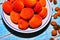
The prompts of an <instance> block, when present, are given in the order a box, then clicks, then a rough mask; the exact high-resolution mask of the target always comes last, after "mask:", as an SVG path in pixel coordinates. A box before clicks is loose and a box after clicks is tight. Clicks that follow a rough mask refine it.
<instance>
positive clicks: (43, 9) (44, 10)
mask: <svg viewBox="0 0 60 40" xmlns="http://www.w3.org/2000/svg"><path fill="white" fill-rule="evenodd" d="M39 15H40V16H41V17H42V18H43V19H44V18H45V17H46V16H47V8H45V7H42V11H41V12H39Z"/></svg>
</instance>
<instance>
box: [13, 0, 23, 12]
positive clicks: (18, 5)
mask: <svg viewBox="0 0 60 40" xmlns="http://www.w3.org/2000/svg"><path fill="white" fill-rule="evenodd" d="M13 8H14V11H16V12H20V11H21V10H22V9H23V8H24V4H23V2H22V1H21V0H16V1H14V2H13Z"/></svg>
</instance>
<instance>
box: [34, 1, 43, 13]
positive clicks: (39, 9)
mask: <svg viewBox="0 0 60 40" xmlns="http://www.w3.org/2000/svg"><path fill="white" fill-rule="evenodd" d="M41 10H42V6H41V4H40V3H39V2H38V3H36V5H35V7H34V11H35V12H40V11H41Z"/></svg>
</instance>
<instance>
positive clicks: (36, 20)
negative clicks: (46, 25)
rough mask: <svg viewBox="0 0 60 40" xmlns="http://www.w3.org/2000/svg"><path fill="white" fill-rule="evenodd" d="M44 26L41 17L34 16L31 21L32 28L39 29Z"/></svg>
mask: <svg viewBox="0 0 60 40" xmlns="http://www.w3.org/2000/svg"><path fill="white" fill-rule="evenodd" d="M41 24H42V18H41V17H40V16H39V15H34V16H33V17H32V18H31V20H30V21H29V25H30V27H31V28H37V27H39V26H40V25H41Z"/></svg>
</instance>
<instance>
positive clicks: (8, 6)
mask: <svg viewBox="0 0 60 40" xmlns="http://www.w3.org/2000/svg"><path fill="white" fill-rule="evenodd" d="M2 8H3V10H4V11H5V12H6V14H10V12H11V11H12V9H13V7H12V4H11V3H10V2H9V1H5V2H4V3H3V4H2Z"/></svg>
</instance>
